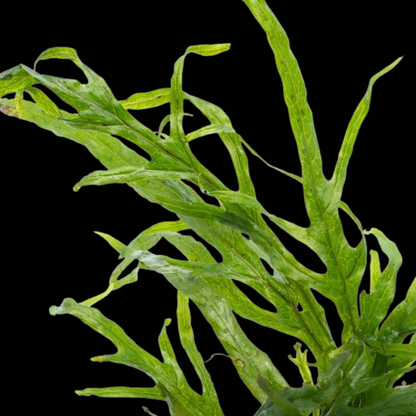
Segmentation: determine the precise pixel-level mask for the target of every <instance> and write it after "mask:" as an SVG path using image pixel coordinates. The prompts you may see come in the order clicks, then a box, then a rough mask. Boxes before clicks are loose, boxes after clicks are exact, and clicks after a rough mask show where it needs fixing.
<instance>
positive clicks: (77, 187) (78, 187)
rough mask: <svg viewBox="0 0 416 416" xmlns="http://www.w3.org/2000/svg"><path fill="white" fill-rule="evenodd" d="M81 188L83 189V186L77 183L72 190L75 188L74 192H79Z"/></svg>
mask: <svg viewBox="0 0 416 416" xmlns="http://www.w3.org/2000/svg"><path fill="white" fill-rule="evenodd" d="M80 189H81V187H80V186H78V185H75V186H74V187H73V188H72V190H73V191H74V192H78V191H79V190H80Z"/></svg>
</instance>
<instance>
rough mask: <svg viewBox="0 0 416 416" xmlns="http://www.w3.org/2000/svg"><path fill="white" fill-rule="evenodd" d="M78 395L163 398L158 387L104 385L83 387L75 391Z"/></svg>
mask: <svg viewBox="0 0 416 416" xmlns="http://www.w3.org/2000/svg"><path fill="white" fill-rule="evenodd" d="M75 393H76V394H78V396H98V397H122V398H125V397H137V398H138V397H141V398H145V399H154V400H165V397H164V396H163V394H162V392H161V391H160V389H159V388H158V387H157V386H156V387H150V388H138V387H105V388H98V389H84V390H77V391H75Z"/></svg>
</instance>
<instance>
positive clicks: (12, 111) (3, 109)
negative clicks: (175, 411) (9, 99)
mask: <svg viewBox="0 0 416 416" xmlns="http://www.w3.org/2000/svg"><path fill="white" fill-rule="evenodd" d="M0 111H1V112H2V113H4V114H6V115H7V116H11V117H17V118H19V115H18V111H17V110H16V109H15V108H13V107H10V106H8V105H5V106H2V105H0Z"/></svg>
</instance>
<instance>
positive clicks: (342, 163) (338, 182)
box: [331, 57, 403, 197]
mask: <svg viewBox="0 0 416 416" xmlns="http://www.w3.org/2000/svg"><path fill="white" fill-rule="evenodd" d="M402 58H403V57H401V58H398V59H396V60H395V61H394V62H393V63H392V64H390V65H388V66H387V67H386V68H384V69H383V70H381V71H380V72H378V73H377V74H376V75H374V76H373V77H371V79H370V83H369V85H368V89H367V92H366V93H365V95H364V97H363V99H362V100H361V101H360V104H358V107H357V108H356V110H355V111H354V114H353V116H352V119H351V121H350V122H349V124H348V128H347V132H346V133H345V137H344V141H343V143H342V147H341V150H340V153H339V155H338V161H337V164H336V167H335V171H334V175H333V177H332V179H331V181H333V182H334V191H335V195H337V196H338V197H340V196H341V193H342V189H343V186H344V183H345V178H346V172H347V167H348V163H349V160H350V158H351V154H352V150H353V147H354V143H355V140H356V139H357V135H358V131H359V129H360V127H361V124H362V123H363V121H364V119H365V117H366V116H367V114H368V110H369V108H370V101H371V94H372V92H373V85H374V83H375V82H376V81H377V80H378V79H379V78H380V77H381V76H383V75H384V74H386V73H387V72H389V71H391V70H392V69H393V68H394V67H395V66H396V65H397V64H398V63H399V62H400V61H401V60H402Z"/></svg>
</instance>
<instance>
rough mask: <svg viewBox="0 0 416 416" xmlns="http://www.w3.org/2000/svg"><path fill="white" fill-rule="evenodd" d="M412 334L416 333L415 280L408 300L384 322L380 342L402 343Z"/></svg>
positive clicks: (408, 293) (400, 304)
mask: <svg viewBox="0 0 416 416" xmlns="http://www.w3.org/2000/svg"><path fill="white" fill-rule="evenodd" d="M412 333H416V279H413V281H412V283H411V285H410V288H409V290H408V292H407V294H406V298H405V299H404V300H403V301H402V302H401V303H399V304H398V305H397V306H396V307H395V308H394V309H393V311H392V312H391V314H390V315H389V316H388V317H387V318H386V320H385V321H384V322H383V324H382V326H381V328H380V333H379V336H378V340H379V341H380V342H381V343H384V344H389V343H400V342H402V341H403V340H404V339H405V338H406V337H407V336H408V335H410V334H412ZM413 338H414V337H413Z"/></svg>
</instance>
